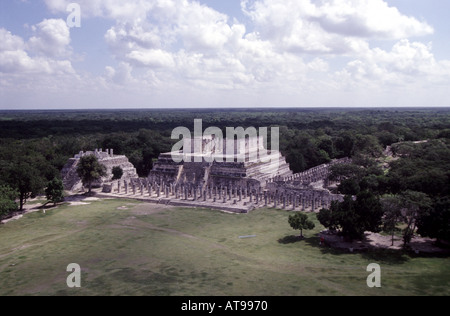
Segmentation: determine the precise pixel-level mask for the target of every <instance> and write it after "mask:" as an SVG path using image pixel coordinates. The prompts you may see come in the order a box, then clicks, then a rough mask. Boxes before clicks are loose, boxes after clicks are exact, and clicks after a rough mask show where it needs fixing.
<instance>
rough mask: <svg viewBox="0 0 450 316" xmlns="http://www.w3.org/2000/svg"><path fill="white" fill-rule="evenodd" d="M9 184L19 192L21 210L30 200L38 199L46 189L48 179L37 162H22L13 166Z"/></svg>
mask: <svg viewBox="0 0 450 316" xmlns="http://www.w3.org/2000/svg"><path fill="white" fill-rule="evenodd" d="M8 180H9V181H8V183H9V184H10V185H11V187H13V188H15V189H16V190H17V191H18V192H19V203H20V204H19V209H20V210H23V206H24V205H25V203H26V202H27V200H28V199H29V198H33V197H36V196H37V195H38V194H40V193H42V191H43V189H44V188H45V183H46V179H45V177H44V176H43V175H42V174H41V170H40V169H39V165H38V164H37V162H34V163H33V162H31V163H29V162H26V161H20V162H18V163H14V164H12V165H11V169H10V170H9V179H8Z"/></svg>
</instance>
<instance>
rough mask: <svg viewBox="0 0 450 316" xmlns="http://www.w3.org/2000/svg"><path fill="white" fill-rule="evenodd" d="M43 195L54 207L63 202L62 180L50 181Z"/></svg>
mask: <svg viewBox="0 0 450 316" xmlns="http://www.w3.org/2000/svg"><path fill="white" fill-rule="evenodd" d="M45 195H46V196H47V200H49V201H50V202H52V203H53V204H54V205H56V203H60V202H62V201H64V185H63V182H62V180H61V179H59V178H54V179H53V180H51V181H50V182H49V183H48V185H47V188H46V189H45Z"/></svg>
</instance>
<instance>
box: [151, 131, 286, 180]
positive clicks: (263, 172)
mask: <svg viewBox="0 0 450 316" xmlns="http://www.w3.org/2000/svg"><path fill="white" fill-rule="evenodd" d="M189 149H190V150H189ZM180 161H181V162H180ZM292 175H293V173H292V171H291V170H290V169H289V165H288V164H287V163H286V159H285V158H284V157H283V156H282V155H281V153H280V152H279V151H275V150H267V149H266V148H264V141H263V137H255V138H251V139H249V138H247V139H245V140H244V139H242V140H234V141H232V142H231V143H228V144H227V141H226V140H217V139H215V138H214V136H211V137H201V138H192V139H187V140H186V139H185V140H184V146H183V149H182V150H180V151H177V152H168V153H163V154H161V155H160V156H159V158H158V161H157V162H155V163H154V165H153V170H152V171H151V172H150V175H149V181H150V182H156V183H165V184H173V185H183V184H184V185H186V184H190V185H194V186H196V187H201V186H204V187H206V186H209V187H221V186H228V187H242V188H244V187H251V188H264V187H265V186H266V184H267V182H268V180H270V179H273V178H274V177H283V178H285V177H290V176H292Z"/></svg>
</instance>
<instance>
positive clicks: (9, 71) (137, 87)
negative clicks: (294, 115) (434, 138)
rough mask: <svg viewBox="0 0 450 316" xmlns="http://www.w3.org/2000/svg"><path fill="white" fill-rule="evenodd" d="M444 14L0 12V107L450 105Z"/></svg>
mask: <svg viewBox="0 0 450 316" xmlns="http://www.w3.org/2000/svg"><path fill="white" fill-rule="evenodd" d="M72 2H76V4H78V5H79V8H80V9H81V13H80V22H81V25H80V27H70V26H71V25H72V26H73V23H74V22H77V19H76V18H74V19H69V22H72V23H68V22H67V21H68V17H69V15H70V14H71V13H70V12H69V11H67V9H68V5H69V4H70V3H72ZM449 12H450V1H447V0H444V1H443V0H427V1H425V0H198V1H193V0H129V1H119V0H78V1H73V0H1V1H0V109H47V108H48V109H54V108H71V109H81V108H168V107H176V108H186V107H333V106H341V107H342V106H352V107H355V106H357V107H376V106H450V93H449V92H448V91H449V87H450V19H448V13H449ZM73 13H74V14H72V17H74V16H75V17H76V13H77V11H74V12H73Z"/></svg>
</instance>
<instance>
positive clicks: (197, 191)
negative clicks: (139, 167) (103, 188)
mask: <svg viewBox="0 0 450 316" xmlns="http://www.w3.org/2000/svg"><path fill="white" fill-rule="evenodd" d="M112 188H113V192H114V193H118V194H125V195H130V194H131V195H133V196H136V195H140V196H143V197H144V196H146V197H155V198H167V199H176V200H186V201H187V200H189V201H194V202H195V201H199V202H201V201H203V202H214V203H224V204H233V205H236V204H238V203H244V204H245V205H247V204H248V203H251V204H255V205H258V206H265V207H273V208H280V209H292V210H302V211H306V210H311V211H316V210H319V209H321V208H328V207H329V206H330V204H331V202H332V201H334V200H342V198H341V197H340V196H336V195H331V194H323V193H315V192H314V191H311V192H310V191H305V192H300V193H299V192H296V191H292V192H289V191H288V192H269V191H262V189H259V190H251V189H247V188H241V187H231V188H228V187H217V186H216V187H210V186H201V187H197V186H194V185H173V184H157V183H155V182H153V183H151V182H150V181H148V180H147V179H130V180H119V181H117V182H116V183H115V184H114V183H113V185H112Z"/></svg>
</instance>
